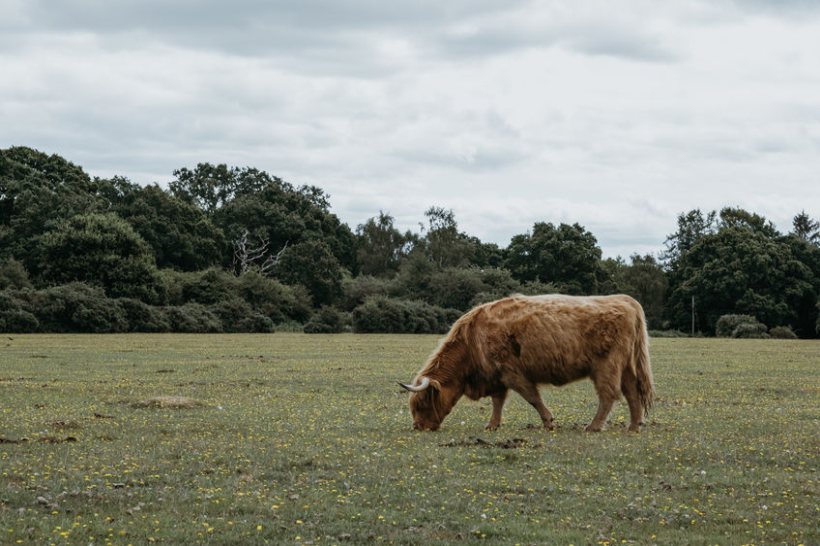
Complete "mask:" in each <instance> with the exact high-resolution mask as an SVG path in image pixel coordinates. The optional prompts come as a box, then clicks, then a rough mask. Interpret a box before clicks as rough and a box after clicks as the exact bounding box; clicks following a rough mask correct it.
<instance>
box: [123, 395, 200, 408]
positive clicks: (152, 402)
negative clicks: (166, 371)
mask: <svg viewBox="0 0 820 546" xmlns="http://www.w3.org/2000/svg"><path fill="white" fill-rule="evenodd" d="M131 406H132V407H135V408H163V409H192V408H201V407H204V406H207V404H205V403H204V402H201V401H199V400H194V399H193V398H188V397H187V396H154V397H152V398H148V399H147V400H142V401H140V402H134V403H133V404H131Z"/></svg>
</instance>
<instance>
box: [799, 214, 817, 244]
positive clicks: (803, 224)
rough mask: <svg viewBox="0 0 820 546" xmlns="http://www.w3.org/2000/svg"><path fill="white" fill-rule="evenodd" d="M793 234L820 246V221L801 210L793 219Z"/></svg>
mask: <svg viewBox="0 0 820 546" xmlns="http://www.w3.org/2000/svg"><path fill="white" fill-rule="evenodd" d="M792 234H793V235H794V236H795V237H797V238H798V239H802V240H804V241H806V242H807V243H811V244H813V245H815V246H820V222H818V221H817V220H814V219H813V218H812V217H811V216H809V215H808V214H806V211H801V212H800V214H798V215H797V216H795V217H794V219H793V220H792Z"/></svg>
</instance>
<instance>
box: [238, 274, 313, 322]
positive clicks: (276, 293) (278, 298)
mask: <svg viewBox="0 0 820 546" xmlns="http://www.w3.org/2000/svg"><path fill="white" fill-rule="evenodd" d="M236 290H237V292H236V293H237V295H238V296H239V297H241V298H242V299H244V300H245V301H246V302H248V303H249V304H250V305H251V307H253V308H254V310H256V311H257V312H258V313H261V314H263V315H265V316H267V317H269V318H270V319H271V320H272V321H273V322H274V323H281V322H286V321H288V320H296V321H299V322H304V321H305V320H307V318H308V317H309V316H310V313H311V309H312V305H311V302H310V294H308V291H307V289H306V288H304V287H303V286H288V285H286V284H282V283H281V282H279V281H278V280H276V279H272V278H270V277H266V276H264V275H262V274H261V273H259V272H258V271H255V270H250V271H248V272H246V273H244V274H242V275H240V276H239V277H237V280H236Z"/></svg>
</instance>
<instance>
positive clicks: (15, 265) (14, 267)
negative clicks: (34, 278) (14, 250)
mask: <svg viewBox="0 0 820 546" xmlns="http://www.w3.org/2000/svg"><path fill="white" fill-rule="evenodd" d="M6 288H31V281H29V279H28V272H27V271H26V268H25V267H24V266H23V264H22V263H20V262H18V261H17V260H15V259H14V258H9V259H8V260H5V261H4V262H0V290H5V289H6Z"/></svg>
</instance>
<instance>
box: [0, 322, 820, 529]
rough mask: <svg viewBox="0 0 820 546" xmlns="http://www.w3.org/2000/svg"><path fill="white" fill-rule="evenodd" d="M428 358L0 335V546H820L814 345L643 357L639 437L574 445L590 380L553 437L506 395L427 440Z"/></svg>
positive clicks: (560, 400)
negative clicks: (650, 373) (501, 408)
mask: <svg viewBox="0 0 820 546" xmlns="http://www.w3.org/2000/svg"><path fill="white" fill-rule="evenodd" d="M436 340H437V338H436V336H411V335H407V336H397V335H392V336H391V335H330V336H321V335H314V336H308V335H303V334H267V335H171V334H167V335H100V336H90V335H4V336H2V337H0V544H16V543H20V544H49V543H53V544H83V545H86V544H91V543H93V544H122V545H125V544H134V545H142V544H337V543H340V544H346V543H347V544H367V543H377V544H426V545H429V544H449V543H458V542H466V543H481V542H483V543H488V544H490V543H492V544H575V545H581V544H608V545H615V544H659V545H666V544H756V545H759V544H791V545H796V544H806V545H809V544H820V529H819V528H818V521H820V508H818V504H819V503H818V499H820V495H818V492H819V491H818V458H819V457H818V455H820V342H817V341H775V340H724V339H694V340H692V339H656V340H653V343H652V359H653V368H654V372H655V379H656V383H657V391H658V400H657V403H656V406H655V408H654V411H653V412H652V413H651V414H650V416H649V419H648V424H647V426H646V427H645V429H644V431H643V432H642V433H641V434H631V433H627V432H626V428H625V427H626V422H627V421H628V412H627V411H626V407H625V405H624V404H619V405H617V406H616V408H615V411H614V412H613V414H612V416H611V423H610V425H609V427H608V428H607V430H605V431H604V432H602V433H598V434H590V433H585V432H583V426H584V425H585V424H586V423H588V422H589V420H590V419H591V417H592V415H593V414H594V411H595V407H596V399H595V396H594V393H593V389H592V384H591V383H590V382H589V381H582V382H579V383H575V384H572V385H569V386H566V387H562V388H554V387H547V388H544V389H543V393H544V397H545V401H546V403H547V405H548V406H549V408H550V409H551V410H552V412H553V413H554V414H555V417H556V424H557V430H555V431H554V432H544V431H542V430H540V429H538V428H537V427H535V425H536V424H537V423H538V422H539V419H538V416H537V414H536V412H535V411H534V410H533V409H531V408H530V407H529V406H528V405H527V404H526V403H524V402H523V401H522V400H521V399H520V398H519V397H518V396H517V395H515V394H512V395H511V397H510V399H509V401H508V403H507V408H506V410H505V414H504V422H503V423H502V426H501V428H500V429H499V430H498V431H495V432H485V431H484V424H485V423H486V421H487V420H488V419H489V415H490V403H489V400H486V401H482V402H469V401H466V400H464V401H462V402H460V403H459V404H458V405H457V406H456V409H455V410H454V412H453V413H452V414H451V415H450V416H449V417H448V418H447V419H446V420H445V422H444V425H443V427H442V429H441V430H440V431H439V432H436V433H430V432H427V433H418V432H417V433H414V432H412V431H411V418H410V415H409V412H408V409H407V393H404V392H402V391H401V390H400V389H399V387H398V386H397V385H396V381H400V380H401V381H409V380H410V379H412V377H413V376H414V375H415V373H416V372H417V371H418V369H420V367H421V365H422V363H423V361H424V359H425V358H426V356H427V355H428V354H429V353H430V352H431V351H432V350H433V348H434V347H435V345H436ZM157 396H185V397H189V398H191V399H193V400H195V401H196V402H198V404H194V405H193V407H184V408H173V407H157V406H156V405H152V404H150V403H149V399H151V398H153V397H157Z"/></svg>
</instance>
